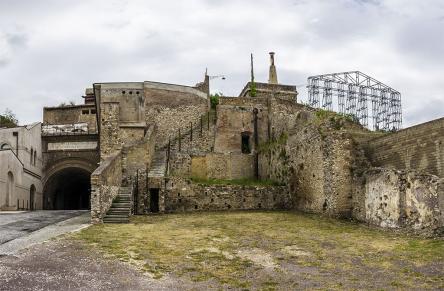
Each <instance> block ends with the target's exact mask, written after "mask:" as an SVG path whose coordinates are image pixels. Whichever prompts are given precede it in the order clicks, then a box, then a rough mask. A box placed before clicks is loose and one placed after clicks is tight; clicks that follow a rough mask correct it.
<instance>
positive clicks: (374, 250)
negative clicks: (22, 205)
mask: <svg viewBox="0 0 444 291" xmlns="http://www.w3.org/2000/svg"><path fill="white" fill-rule="evenodd" d="M72 238H75V239H79V240H82V241H83V242H86V243H87V244H88V245H91V247H92V248H94V249H98V250H100V251H102V252H103V253H104V254H107V255H109V256H112V257H114V258H117V259H119V260H122V261H126V262H130V263H131V264H134V265H135V266H137V267H138V268H140V269H141V270H142V271H144V272H147V273H149V274H151V276H152V277H153V278H162V277H163V276H165V275H173V276H178V277H181V278H183V279H185V280H189V281H190V282H200V283H202V282H204V283H205V282H213V283H212V284H214V282H216V283H217V284H219V285H220V286H221V287H222V286H225V287H227V286H229V287H232V288H236V289H255V290H274V289H277V290H282V289H294V288H296V289H297V288H300V287H298V286H305V287H304V288H306V287H307V288H308V289H317V288H321V289H331V290H335V289H391V288H401V289H408V288H416V289H426V288H432V289H433V288H434V289H439V288H443V287H444V271H443V270H444V241H443V240H442V239H425V238H420V237H413V236H408V235H405V234H396V233H392V232H387V231H380V230H377V229H371V228H368V227H366V226H364V225H361V224H357V223H352V222H348V221H341V220H335V219H330V218H325V217H318V216H316V215H307V214H300V213H295V212H267V211H261V212H258V211H254V212H247V211H245V212H207V213H187V214H169V215H158V216H137V217H133V218H132V219H131V223H129V224H115V225H112V224H104V225H94V226H92V227H89V228H87V229H84V230H82V231H81V232H79V233H77V234H75V235H73V236H72ZM374 274H377V276H376V275H374ZM208 284H210V283H208ZM319 286H321V287H319Z"/></svg>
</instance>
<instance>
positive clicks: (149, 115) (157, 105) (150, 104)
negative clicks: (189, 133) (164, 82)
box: [145, 88, 209, 147]
mask: <svg viewBox="0 0 444 291" xmlns="http://www.w3.org/2000/svg"><path fill="white" fill-rule="evenodd" d="M190 89H191V88H190ZM145 108H146V109H145V120H146V123H147V124H155V125H156V126H157V145H156V146H157V147H163V146H165V145H167V143H168V139H169V138H170V139H173V138H174V137H175V136H176V135H177V134H178V131H179V128H180V129H183V128H186V127H188V126H189V125H190V124H191V123H192V124H193V125H198V124H199V123H200V118H201V116H204V115H205V114H206V113H207V111H208V108H209V107H208V99H205V98H203V97H202V96H200V95H196V94H193V92H192V91H191V92H178V91H171V90H166V89H155V88H149V89H145Z"/></svg>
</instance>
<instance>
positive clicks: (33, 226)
mask: <svg viewBox="0 0 444 291" xmlns="http://www.w3.org/2000/svg"><path fill="white" fill-rule="evenodd" d="M88 212H89V211H88V210H54V211H49V210H39V211H22V212H12V211H11V212H9V211H8V212H0V246H1V245H3V244H5V243H7V242H9V241H12V240H15V239H18V238H21V237H24V236H27V235H29V234H31V233H33V232H35V231H37V230H39V229H42V228H44V227H47V226H49V225H52V224H56V223H58V222H61V221H64V220H67V219H69V218H73V217H76V216H79V215H82V214H85V213H88Z"/></svg>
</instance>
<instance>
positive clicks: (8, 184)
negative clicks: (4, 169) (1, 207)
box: [6, 172, 15, 207]
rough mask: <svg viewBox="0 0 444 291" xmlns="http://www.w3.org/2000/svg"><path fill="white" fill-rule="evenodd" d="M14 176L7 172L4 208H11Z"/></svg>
mask: <svg viewBox="0 0 444 291" xmlns="http://www.w3.org/2000/svg"><path fill="white" fill-rule="evenodd" d="M14 188H15V186H14V175H13V174H12V172H8V180H7V181H6V207H8V206H11V201H12V199H13V196H14Z"/></svg>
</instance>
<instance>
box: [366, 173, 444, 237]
mask: <svg viewBox="0 0 444 291" xmlns="http://www.w3.org/2000/svg"><path fill="white" fill-rule="evenodd" d="M365 179H366V182H365V208H366V217H365V219H366V221H367V222H369V223H371V224H374V225H378V226H381V227H389V228H398V227H406V228H410V229H414V230H423V229H427V230H435V229H439V228H443V227H444V219H443V218H444V217H443V212H444V209H443V208H442V199H443V194H444V192H443V191H442V190H443V188H442V187H443V183H444V179H440V178H439V177H437V176H434V175H429V174H419V173H418V172H416V171H402V170H393V169H383V168H372V169H370V170H368V171H367V172H366V173H365Z"/></svg>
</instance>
